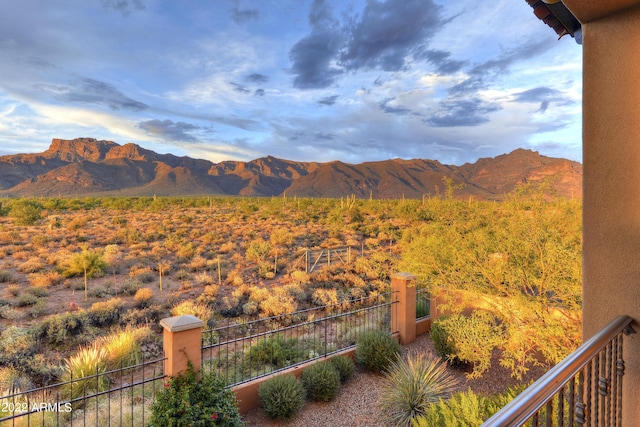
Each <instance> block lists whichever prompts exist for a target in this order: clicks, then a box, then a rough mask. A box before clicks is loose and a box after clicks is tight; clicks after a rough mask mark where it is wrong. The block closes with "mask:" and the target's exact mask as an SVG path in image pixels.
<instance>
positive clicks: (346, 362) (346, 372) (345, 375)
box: [329, 355, 356, 382]
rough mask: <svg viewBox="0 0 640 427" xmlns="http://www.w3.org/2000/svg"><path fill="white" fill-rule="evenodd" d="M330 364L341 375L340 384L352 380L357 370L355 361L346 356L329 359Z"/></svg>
mask: <svg viewBox="0 0 640 427" xmlns="http://www.w3.org/2000/svg"><path fill="white" fill-rule="evenodd" d="M329 363H331V364H332V365H333V367H334V368H335V370H336V371H338V374H340V382H345V381H347V380H348V379H349V378H351V377H352V376H353V373H354V372H355V369H356V366H355V363H354V362H353V359H352V358H350V357H349V356H346V355H340V356H334V357H332V358H331V359H329Z"/></svg>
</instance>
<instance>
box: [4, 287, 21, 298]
mask: <svg viewBox="0 0 640 427" xmlns="http://www.w3.org/2000/svg"><path fill="white" fill-rule="evenodd" d="M21 290H22V287H20V286H18V285H9V286H7V292H8V293H9V295H12V296H14V297H17V296H18V295H19V294H20V291H21Z"/></svg>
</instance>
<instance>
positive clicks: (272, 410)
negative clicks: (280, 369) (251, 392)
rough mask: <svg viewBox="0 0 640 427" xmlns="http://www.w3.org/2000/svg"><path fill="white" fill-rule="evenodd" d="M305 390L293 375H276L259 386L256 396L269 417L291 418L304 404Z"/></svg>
mask: <svg viewBox="0 0 640 427" xmlns="http://www.w3.org/2000/svg"><path fill="white" fill-rule="evenodd" d="M305 394H306V393H305V390H304V387H303V386H302V383H301V382H300V381H299V380H298V379H297V378H296V377H295V376H294V375H293V374H285V375H276V376H275V377H273V378H270V379H268V380H267V381H265V382H264V383H262V385H261V386H260V389H259V390H258V396H259V397H260V403H261V404H262V407H263V408H264V411H265V412H266V413H267V415H269V416H270V417H271V418H284V419H289V418H292V417H293V416H294V415H295V414H297V413H298V412H299V411H300V409H302V406H303V405H304V399H305Z"/></svg>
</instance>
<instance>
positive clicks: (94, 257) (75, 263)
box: [64, 249, 107, 279]
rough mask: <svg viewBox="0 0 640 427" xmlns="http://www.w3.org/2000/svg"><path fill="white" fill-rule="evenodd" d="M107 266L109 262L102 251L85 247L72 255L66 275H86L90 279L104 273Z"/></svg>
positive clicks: (65, 271)
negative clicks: (105, 259)
mask: <svg viewBox="0 0 640 427" xmlns="http://www.w3.org/2000/svg"><path fill="white" fill-rule="evenodd" d="M106 268H107V263H106V262H105V261H104V259H103V257H102V253H101V252H100V251H97V250H89V249H83V250H82V252H76V253H74V254H73V255H72V256H71V259H70V260H69V265H68V267H67V268H66V269H65V270H64V275H65V276H66V277H73V276H80V275H84V276H85V277H86V278H89V279H90V278H92V277H97V276H100V275H102V273H104V270H105V269H106Z"/></svg>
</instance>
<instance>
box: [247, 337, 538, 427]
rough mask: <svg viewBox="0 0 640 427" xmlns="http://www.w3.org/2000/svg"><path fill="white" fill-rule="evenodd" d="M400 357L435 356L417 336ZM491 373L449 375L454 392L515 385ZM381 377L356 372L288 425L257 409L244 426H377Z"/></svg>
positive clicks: (496, 369) (500, 372) (497, 371)
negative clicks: (333, 394)
mask: <svg viewBox="0 0 640 427" xmlns="http://www.w3.org/2000/svg"><path fill="white" fill-rule="evenodd" d="M403 351H404V353H407V352H419V353H424V354H432V355H435V351H434V349H433V343H432V342H431V339H430V338H429V335H428V334H424V335H421V336H419V337H418V338H417V339H416V341H415V342H413V343H411V344H410V345H408V346H405V347H404V349H403ZM496 357H497V355H495V356H494V362H493V363H492V367H491V369H490V370H489V371H488V372H487V373H485V375H483V377H482V378H480V379H478V380H467V378H466V375H465V372H463V371H461V370H458V369H453V368H450V372H451V374H452V375H453V376H454V377H455V378H457V380H458V390H461V391H464V390H467V389H468V388H469V387H471V389H472V390H473V391H475V392H477V393H478V392H481V393H488V394H492V393H499V392H502V391H504V390H506V389H507V388H508V387H509V386H511V385H515V384H518V381H516V380H514V379H512V378H511V376H510V375H509V372H508V371H507V370H506V369H504V368H502V367H501V366H499V364H498V363H497V361H496V360H495V359H496ZM544 372H545V370H544V369H541V368H534V369H532V370H531V371H530V372H529V374H528V375H527V377H526V378H524V379H523V382H526V383H528V382H529V381H530V380H532V379H535V378H537V377H539V376H540V375H542V374H543V373H544ZM380 379H381V377H380V376H379V375H375V374H372V373H369V372H365V371H362V370H359V369H357V370H356V374H355V376H354V377H353V378H351V379H350V380H349V381H348V382H347V383H346V384H344V385H343V386H342V388H341V390H340V394H339V395H338V397H337V398H336V399H335V400H334V401H332V402H326V403H325V402H322V403H320V402H307V403H306V404H305V406H304V407H303V408H302V411H300V412H299V413H298V415H297V416H296V417H295V418H294V419H292V420H289V421H275V420H271V419H270V418H268V417H267V416H266V414H265V413H264V412H263V411H262V409H261V408H257V409H254V410H252V411H250V412H248V413H247V414H245V415H244V416H243V420H244V422H245V424H246V425H247V426H260V427H272V426H273V427H276V426H277V427H280V426H287V427H325V426H327V427H352V426H380V425H382V424H381V423H380V416H379V415H378V409H377V400H378V395H379V393H380V385H381V381H380Z"/></svg>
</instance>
